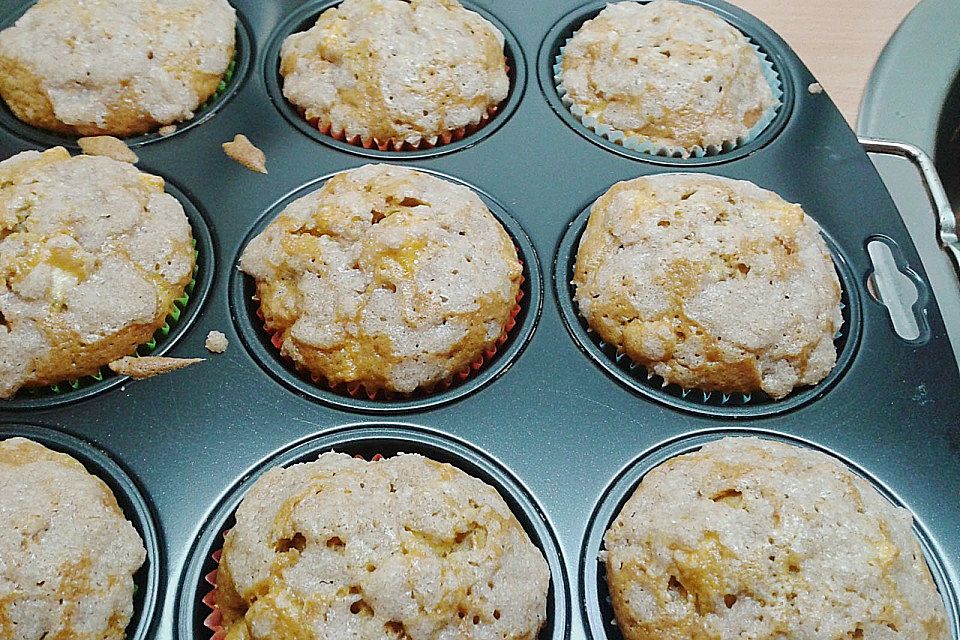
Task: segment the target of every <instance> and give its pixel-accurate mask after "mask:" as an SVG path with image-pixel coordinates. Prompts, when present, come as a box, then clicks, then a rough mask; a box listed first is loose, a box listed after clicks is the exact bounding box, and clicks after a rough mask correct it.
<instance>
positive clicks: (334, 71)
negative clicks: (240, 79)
mask: <svg viewBox="0 0 960 640" xmlns="http://www.w3.org/2000/svg"><path fill="white" fill-rule="evenodd" d="M503 43H504V40H503V34H502V33H500V31H499V30H497V28H496V27H494V26H493V25H492V24H490V22H489V21H487V20H486V19H484V18H483V17H481V16H480V15H478V14H476V13H474V12H473V11H468V10H467V9H464V8H463V7H462V6H461V5H460V3H459V2H457V1H456V0H412V1H410V2H406V1H404V0H346V1H345V2H343V3H341V4H340V5H337V6H336V7H333V8H330V9H327V10H326V11H324V12H323V14H321V16H320V18H319V19H318V20H317V23H316V25H315V26H314V27H313V28H311V29H310V30H308V31H304V32H302V33H295V34H293V35H291V36H290V37H289V38H287V40H286V41H285V42H284V43H283V49H282V52H281V66H280V72H281V74H283V76H284V80H283V94H284V96H286V98H287V99H288V100H289V101H290V102H292V103H293V104H295V105H297V106H298V107H300V108H301V109H303V110H304V115H305V116H306V118H307V119H308V120H313V119H314V118H316V119H319V121H320V122H321V123H325V124H330V125H331V126H332V130H333V131H335V132H341V131H343V132H346V134H347V136H360V137H361V138H362V139H363V140H365V141H366V140H371V139H375V140H377V141H380V142H386V141H388V140H393V141H399V142H404V141H405V142H409V143H411V144H414V145H417V144H419V143H420V142H421V141H422V140H427V141H429V142H431V143H435V142H436V140H437V137H438V136H440V135H441V134H444V133H446V132H454V131H456V130H458V129H461V128H466V127H467V126H469V125H475V124H478V123H480V122H481V120H482V119H483V118H484V117H485V116H486V115H487V114H488V112H490V110H491V109H493V108H494V107H496V106H497V105H499V104H500V103H501V102H502V101H503V100H504V99H505V98H506V97H507V92H508V91H509V81H508V79H507V72H506V58H505V57H504V53H503Z"/></svg>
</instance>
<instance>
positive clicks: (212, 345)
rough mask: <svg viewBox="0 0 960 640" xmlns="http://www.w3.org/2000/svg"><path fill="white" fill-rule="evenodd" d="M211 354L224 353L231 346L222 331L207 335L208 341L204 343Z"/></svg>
mask: <svg viewBox="0 0 960 640" xmlns="http://www.w3.org/2000/svg"><path fill="white" fill-rule="evenodd" d="M203 346H205V347H206V348H207V351H209V352H210V353H223V352H224V351H226V350H227V347H228V346H230V341H229V340H227V336H226V335H225V334H224V333H223V332H222V331H211V332H210V333H208V334H207V340H206V342H204V343H203Z"/></svg>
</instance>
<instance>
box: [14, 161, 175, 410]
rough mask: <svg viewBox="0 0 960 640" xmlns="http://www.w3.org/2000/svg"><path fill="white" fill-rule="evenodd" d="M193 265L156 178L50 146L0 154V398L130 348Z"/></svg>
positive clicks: (169, 199)
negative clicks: (0, 158)
mask: <svg viewBox="0 0 960 640" xmlns="http://www.w3.org/2000/svg"><path fill="white" fill-rule="evenodd" d="M193 267H194V251H193V238H192V234H191V230H190V224H189V222H188V221H187V218H186V216H185V215H184V213H183V208H182V207H181V206H180V203H179V202H177V200H176V199H175V198H173V196H170V195H167V194H166V193H164V191H163V179H162V178H158V177H156V176H152V175H148V174H145V173H141V172H140V171H138V170H137V169H136V168H134V167H133V166H131V165H129V164H126V163H124V162H118V161H116V160H112V159H110V158H105V157H93V156H76V157H72V158H71V157H70V154H69V153H67V151H66V150H64V149H63V148H61V147H56V148H54V149H50V150H48V151H44V152H43V153H38V152H36V151H24V152H23V153H20V154H17V155H16V156H14V157H12V158H10V159H8V160H5V161H3V162H0V398H8V397H10V396H12V395H13V394H14V393H15V392H16V391H17V390H18V389H19V388H21V387H43V386H47V385H51V384H54V383H57V382H62V381H65V380H73V379H76V378H80V377H83V376H87V375H93V374H95V373H96V372H97V370H98V369H99V368H100V367H101V366H103V365H105V364H107V363H109V362H111V361H113V360H116V359H117V358H120V357H122V356H127V355H130V354H132V353H133V352H134V351H135V350H136V348H137V345H140V344H143V343H146V342H148V341H149V340H150V338H151V337H152V336H153V334H154V332H156V331H157V329H159V328H160V327H161V326H162V325H163V323H164V318H165V317H166V315H167V314H168V313H169V312H170V311H171V309H172V307H173V304H174V300H175V299H177V298H179V297H181V296H183V294H184V289H185V287H186V286H187V285H188V284H189V283H190V280H191V279H192V274H193Z"/></svg>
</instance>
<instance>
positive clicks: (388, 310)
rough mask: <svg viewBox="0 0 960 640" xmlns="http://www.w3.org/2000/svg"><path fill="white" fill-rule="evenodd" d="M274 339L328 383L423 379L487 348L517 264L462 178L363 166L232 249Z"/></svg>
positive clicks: (391, 383) (513, 294)
mask: <svg viewBox="0 0 960 640" xmlns="http://www.w3.org/2000/svg"><path fill="white" fill-rule="evenodd" d="M240 268H241V269H242V270H243V271H245V272H246V273H248V274H250V275H251V276H253V277H254V278H255V279H256V286H257V299H258V300H259V301H260V310H261V312H262V314H263V318H264V321H265V325H266V328H267V331H269V332H270V333H272V334H273V337H274V344H276V345H278V346H279V348H280V351H281V353H282V354H283V355H284V356H285V357H287V358H289V359H291V360H292V361H293V362H294V363H295V364H296V365H297V367H298V368H301V369H303V370H306V371H308V372H310V373H311V374H312V375H313V376H314V378H315V379H317V380H318V381H319V380H324V381H326V383H327V384H328V385H329V386H331V387H336V386H338V385H341V384H347V385H362V386H363V387H364V388H365V389H366V390H367V392H368V393H370V394H375V393H377V392H380V391H388V392H397V393H411V392H413V391H415V390H417V389H422V390H430V389H432V388H433V386H434V385H436V384H437V383H440V382H442V381H445V380H449V379H450V378H451V377H452V376H454V375H455V374H458V373H459V372H461V371H463V370H464V369H466V368H468V367H469V366H470V365H471V364H472V363H475V362H477V361H478V360H479V359H482V358H483V357H484V353H485V352H486V353H489V352H490V350H491V349H493V348H495V347H496V345H497V344H498V342H499V341H500V340H501V339H502V336H503V335H504V333H505V331H506V328H507V327H508V325H509V324H510V323H511V322H512V317H513V315H514V314H515V313H516V308H517V302H516V301H517V296H518V294H519V291H520V281H521V271H522V269H521V265H520V262H519V261H518V259H517V253H516V249H515V248H514V246H513V242H512V241H511V239H510V237H509V236H508V235H507V233H506V231H505V230H504V229H503V227H502V226H501V225H500V223H499V222H498V221H497V220H496V218H494V217H493V215H492V214H491V213H490V210H489V209H487V207H486V205H484V204H483V202H482V201H481V200H480V198H479V197H477V195H476V194H475V193H474V192H473V191H471V190H470V189H468V188H466V187H463V186H460V185H455V184H452V183H450V182H447V181H445V180H441V179H440V178H436V177H434V176H431V175H428V174H425V173H420V172H418V171H413V170H411V169H406V168H402V167H393V166H388V165H367V166H365V167H361V168H359V169H354V170H352V171H347V172H344V173H341V174H339V175H337V176H334V177H333V178H331V179H330V180H328V181H327V182H326V183H325V184H324V185H323V187H322V188H321V189H319V190H317V191H314V192H313V193H311V194H309V195H307V196H304V197H302V198H300V199H299V200H296V201H295V202H293V203H291V204H290V205H289V206H288V207H287V208H286V209H284V210H283V211H282V212H281V213H280V215H279V216H278V217H277V218H276V219H275V220H274V221H273V222H271V223H270V225H269V226H268V227H267V228H266V229H265V230H264V231H263V233H261V234H260V235H259V236H257V237H256V238H254V239H253V240H252V241H251V242H250V244H249V245H248V246H247V248H246V249H245V250H244V252H243V256H242V258H241V261H240Z"/></svg>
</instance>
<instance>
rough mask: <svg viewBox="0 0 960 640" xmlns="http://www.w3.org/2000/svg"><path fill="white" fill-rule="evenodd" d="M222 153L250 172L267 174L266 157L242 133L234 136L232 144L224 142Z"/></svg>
mask: <svg viewBox="0 0 960 640" xmlns="http://www.w3.org/2000/svg"><path fill="white" fill-rule="evenodd" d="M223 152H224V153H226V154H227V155H228V156H229V157H230V158H232V159H234V160H236V161H237V162H239V163H240V164H242V165H243V166H244V167H246V168H247V169H250V171H256V172H257V173H266V172H267V156H266V155H264V153H263V151H261V150H260V149H258V148H257V147H255V146H254V144H253V143H252V142H250V139H249V138H247V136H245V135H243V134H242V133H238V134H237V135H236V136H234V138H233V141H232V142H224V143H223Z"/></svg>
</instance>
